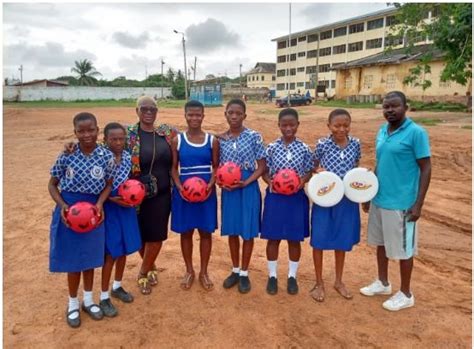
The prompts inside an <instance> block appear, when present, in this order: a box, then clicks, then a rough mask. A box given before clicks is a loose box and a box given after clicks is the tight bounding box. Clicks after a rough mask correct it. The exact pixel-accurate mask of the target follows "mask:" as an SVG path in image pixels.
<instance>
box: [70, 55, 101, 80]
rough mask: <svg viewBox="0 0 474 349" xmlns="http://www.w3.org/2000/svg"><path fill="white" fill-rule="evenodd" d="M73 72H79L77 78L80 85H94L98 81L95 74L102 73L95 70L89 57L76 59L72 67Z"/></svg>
mask: <svg viewBox="0 0 474 349" xmlns="http://www.w3.org/2000/svg"><path fill="white" fill-rule="evenodd" d="M71 71H72V72H73V73H76V74H78V76H77V80H78V81H79V85H81V86H82V85H88V86H89V85H93V84H94V83H95V81H96V78H95V76H97V75H102V74H101V73H99V72H98V71H97V70H95V68H94V66H93V65H92V62H91V61H89V60H88V59H84V60H79V61H74V67H72V68H71Z"/></svg>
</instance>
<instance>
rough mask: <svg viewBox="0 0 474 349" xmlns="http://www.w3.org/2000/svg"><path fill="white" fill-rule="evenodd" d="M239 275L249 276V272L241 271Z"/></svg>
mask: <svg viewBox="0 0 474 349" xmlns="http://www.w3.org/2000/svg"><path fill="white" fill-rule="evenodd" d="M239 275H240V276H249V271H248V270H241V271H240V273H239Z"/></svg>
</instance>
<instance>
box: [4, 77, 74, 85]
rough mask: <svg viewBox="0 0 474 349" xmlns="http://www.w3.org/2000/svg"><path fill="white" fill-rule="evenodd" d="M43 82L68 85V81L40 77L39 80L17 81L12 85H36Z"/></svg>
mask: <svg viewBox="0 0 474 349" xmlns="http://www.w3.org/2000/svg"><path fill="white" fill-rule="evenodd" d="M43 82H46V84H48V83H51V84H54V85H61V86H68V85H69V83H68V82H67V81H59V80H48V79H40V80H32V81H28V82H23V83H21V82H19V83H16V84H14V85H13V86H29V85H36V84H39V83H43Z"/></svg>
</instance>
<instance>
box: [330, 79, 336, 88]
mask: <svg viewBox="0 0 474 349" xmlns="http://www.w3.org/2000/svg"><path fill="white" fill-rule="evenodd" d="M331 88H336V80H331Z"/></svg>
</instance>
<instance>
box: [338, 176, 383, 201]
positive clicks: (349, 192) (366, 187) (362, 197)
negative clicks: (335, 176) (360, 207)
mask: <svg viewBox="0 0 474 349" xmlns="http://www.w3.org/2000/svg"><path fill="white" fill-rule="evenodd" d="M343 182H344V193H345V194H346V196H347V198H348V199H349V200H351V201H354V202H357V203H362V202H368V201H370V200H372V199H373V198H374V196H375V195H377V191H378V190H379V181H378V179H377V176H376V175H375V173H373V172H372V171H369V170H368V169H366V168H363V167H357V168H354V169H352V170H350V171H349V172H347V173H346V175H345V176H344V179H343Z"/></svg>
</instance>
